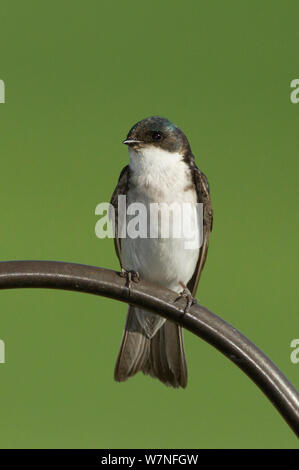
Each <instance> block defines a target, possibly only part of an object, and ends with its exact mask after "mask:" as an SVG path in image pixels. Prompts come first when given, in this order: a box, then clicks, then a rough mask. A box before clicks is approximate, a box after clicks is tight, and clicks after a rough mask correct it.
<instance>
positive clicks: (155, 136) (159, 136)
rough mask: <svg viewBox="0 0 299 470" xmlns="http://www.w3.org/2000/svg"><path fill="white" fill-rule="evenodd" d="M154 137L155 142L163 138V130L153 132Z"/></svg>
mask: <svg viewBox="0 0 299 470" xmlns="http://www.w3.org/2000/svg"><path fill="white" fill-rule="evenodd" d="M152 139H153V141H154V142H157V141H158V140H161V139H162V134H161V132H158V131H155V132H153V133H152Z"/></svg>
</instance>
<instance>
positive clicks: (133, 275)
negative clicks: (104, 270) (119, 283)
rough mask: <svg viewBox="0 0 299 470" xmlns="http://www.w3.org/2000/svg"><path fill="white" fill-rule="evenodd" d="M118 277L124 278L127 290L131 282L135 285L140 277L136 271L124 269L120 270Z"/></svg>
mask: <svg viewBox="0 0 299 470" xmlns="http://www.w3.org/2000/svg"><path fill="white" fill-rule="evenodd" d="M120 276H121V277H125V278H126V287H127V288H128V289H130V287H131V282H132V281H133V282H136V283H138V282H139V281H140V276H139V273H138V272H137V271H133V270H130V271H127V270H126V269H124V268H121V273H120Z"/></svg>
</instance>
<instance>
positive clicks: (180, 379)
mask: <svg viewBox="0 0 299 470" xmlns="http://www.w3.org/2000/svg"><path fill="white" fill-rule="evenodd" d="M123 143H124V144H126V145H127V146H128V151H129V157H130V162H129V164H128V165H127V166H125V167H124V168H123V169H122V171H121V173H120V176H119V180H118V183H117V186H116V188H115V190H114V192H113V194H112V197H111V201H110V204H111V207H113V209H114V211H115V224H114V227H115V234H114V245H115V250H116V254H117V256H118V259H119V262H120V266H121V270H122V275H124V276H126V277H127V279H128V282H129V284H128V286H129V285H130V283H131V281H135V282H138V281H139V280H140V279H144V280H147V281H150V282H152V283H155V284H157V285H159V286H163V287H166V288H168V289H171V290H173V291H174V292H176V293H178V294H179V295H180V296H183V297H186V298H187V306H186V310H187V309H189V307H190V305H192V304H193V303H194V302H195V299H194V296H195V293H196V290H197V286H198V282H199V278H200V276H201V273H202V270H203V267H204V264H205V261H206V257H207V251H208V245H209V239H210V232H211V231H212V225H213V210H212V204H211V198H210V189H209V183H208V180H207V177H206V176H205V174H204V173H203V172H202V171H200V170H199V168H198V167H197V166H196V164H195V158H194V155H193V154H192V151H191V147H190V144H189V141H188V139H187V137H186V136H185V134H184V133H183V131H182V130H181V129H180V128H179V127H177V126H176V125H175V124H173V123H172V122H171V121H169V120H168V119H166V118H163V117H161V116H151V117H148V118H145V119H142V120H141V121H138V122H137V123H136V124H135V125H134V126H133V127H132V128H131V129H130V131H129V133H128V134H127V137H126V139H125V140H124V142H123ZM119 196H125V197H126V200H125V201H126V209H127V208H128V207H129V206H130V204H133V203H139V204H140V203H141V204H143V206H144V207H145V208H147V209H148V208H149V207H150V205H151V204H156V207H158V208H160V207H162V206H163V205H164V207H165V205H166V207H171V204H173V203H177V204H179V205H182V204H184V203H189V204H191V206H192V207H195V205H196V204H197V203H201V204H202V208H203V212H202V239H201V244H200V245H199V246H195V247H194V248H192V249H189V248H188V249H187V248H186V239H185V238H186V237H185V238H184V236H182V237H180V238H175V237H171V236H169V237H168V238H167V237H162V236H161V223H162V222H163V218H165V217H166V216H167V214H166V215H165V212H163V211H162V212H161V213H160V219H158V224H159V223H160V226H159V227H158V228H157V227H155V228H156V229H157V232H156V234H157V236H156V237H149V236H146V237H141V236H139V237H138V236H137V237H136V236H134V237H130V236H120V233H119V224H118V222H119V220H120V212H119V210H118V200H119ZM170 213H171V209H169V213H168V216H169V214H170ZM190 214H191V213H190ZM192 214H193V215H192ZM192 214H191V215H189V216H188V217H189V220H187V222H189V223H190V224H191V225H192V223H193V224H195V225H194V226H195V228H196V233H197V234H198V235H199V225H198V220H197V219H196V218H195V215H194V214H195V213H194V212H192ZM172 215H173V214H172ZM122 219H123V217H122ZM129 219H130V217H129V216H128V215H127V214H126V216H125V220H124V222H123V223H126V224H128V220H129ZM131 219H132V216H131ZM131 219H130V220H131ZM156 224H157V221H156ZM170 224H172V226H174V225H175V224H176V222H175V219H171V222H170ZM121 229H122V228H121ZM139 371H142V372H143V373H144V374H146V375H149V376H151V377H154V378H157V379H158V380H160V381H161V382H162V383H163V384H165V385H166V386H169V387H174V388H179V387H182V388H185V387H186V386H187V363H186V357H185V351H184V341H183V332H182V328H181V327H180V326H179V325H177V324H176V323H174V322H172V321H170V320H168V319H167V320H166V319H165V318H164V317H163V316H160V315H158V314H156V313H152V312H150V311H147V310H146V309H144V308H141V307H137V306H133V305H129V308H128V313H127V318H126V323H125V328H124V332H123V337H122V342H121V347H120V350H119V354H118V357H117V361H116V365H115V370H114V379H115V380H116V381H117V382H123V381H125V380H127V379H128V378H129V377H132V376H133V375H135V374H136V373H137V372H139Z"/></svg>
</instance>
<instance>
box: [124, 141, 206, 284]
mask: <svg viewBox="0 0 299 470" xmlns="http://www.w3.org/2000/svg"><path fill="white" fill-rule="evenodd" d="M130 169H131V175H130V188H129V193H128V195H127V205H128V204H131V203H132V202H139V203H143V204H144V205H145V207H146V208H147V209H148V211H149V207H150V204H152V203H156V204H158V205H163V206H164V210H165V207H166V208H168V211H169V213H170V215H171V216H173V217H172V218H171V226H170V235H171V234H172V233H176V232H175V229H176V226H175V225H176V224H177V223H178V221H177V219H176V218H175V214H174V213H173V209H172V208H171V204H173V203H177V204H178V205H181V206H182V205H183V204H184V203H189V204H191V205H193V206H194V207H195V205H196V203H197V195H196V191H195V187H194V185H193V184H192V180H191V174H190V170H189V167H188V165H187V164H186V163H185V162H184V161H183V157H182V155H180V154H178V153H170V152H167V151H165V150H162V149H157V148H156V147H153V146H152V147H147V148H143V149H142V152H140V153H137V152H135V151H134V150H130ZM168 215H169V214H168ZM197 217H198V215H197V212H196V211H193V212H192V211H191V212H190V215H187V219H186V218H185V219H184V223H186V224H187V226H188V224H190V226H192V227H195V228H196V227H198V220H197ZM179 223H180V224H181V220H180V221H179ZM159 230H160V227H159V229H158V231H159ZM172 230H173V231H172ZM159 233H160V232H159ZM147 235H148V236H147V238H135V239H132V238H130V237H126V238H125V239H123V240H122V242H121V258H122V264H123V267H125V268H126V269H133V270H135V271H138V272H139V274H140V276H141V277H143V278H144V279H147V280H150V281H152V282H155V283H158V284H161V285H164V286H165V287H168V288H170V289H173V290H175V291H177V292H180V291H181V290H182V285H181V284H180V282H183V283H185V284H187V283H188V281H189V280H190V279H191V277H192V275H193V273H194V270H195V267H196V263H197V260H198V255H199V248H198V247H197V248H194V249H188V248H186V241H187V240H186V237H184V235H183V234H182V236H181V237H180V238H175V237H171V236H170V237H169V238H161V237H158V238H150V236H149V228H148V233H147Z"/></svg>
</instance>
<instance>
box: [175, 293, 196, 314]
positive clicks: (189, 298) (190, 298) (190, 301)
mask: <svg viewBox="0 0 299 470" xmlns="http://www.w3.org/2000/svg"><path fill="white" fill-rule="evenodd" d="M182 297H183V298H185V299H186V300H187V302H186V307H185V309H184V315H185V314H186V313H188V312H189V309H190V308H191V307H192V305H194V304H197V299H195V297H193V296H192V294H191V292H190V291H189V289H188V288H187V287H185V288H184V289H183V290H182V292H181V293H180V294H179V297H177V298H176V299H175V301H177V300H179V299H181V298H182Z"/></svg>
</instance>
